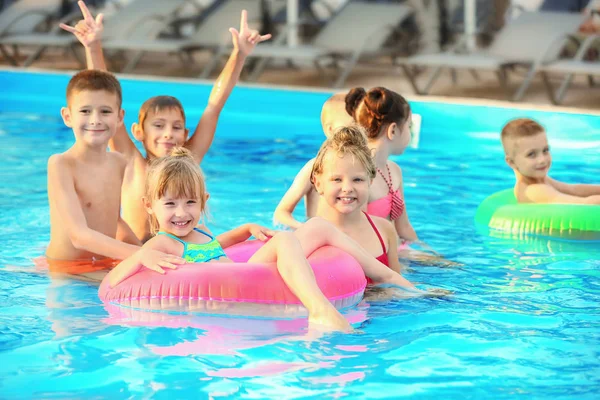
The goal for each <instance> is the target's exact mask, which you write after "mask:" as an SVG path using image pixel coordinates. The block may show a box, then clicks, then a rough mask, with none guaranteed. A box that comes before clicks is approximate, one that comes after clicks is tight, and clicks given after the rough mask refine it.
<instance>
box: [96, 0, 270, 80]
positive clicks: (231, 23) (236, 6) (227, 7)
mask: <svg viewBox="0 0 600 400" xmlns="http://www.w3.org/2000/svg"><path fill="white" fill-rule="evenodd" d="M242 10H247V11H248V15H249V16H250V17H251V18H258V17H259V16H260V14H261V0H223V1H218V2H217V3H215V4H214V6H212V7H209V8H208V9H207V10H206V11H205V14H206V15H204V16H203V18H202V21H201V22H200V25H199V26H198V28H197V30H196V31H195V32H194V33H193V34H192V35H191V36H190V37H187V38H182V39H161V38H159V37H158V34H159V33H160V32H156V35H155V36H154V37H146V38H140V37H126V36H125V37H121V38H118V39H114V40H110V41H106V42H105V43H103V45H104V48H105V49H111V50H129V51H133V52H135V53H134V54H133V56H132V57H131V58H130V60H129V62H128V63H127V65H126V66H125V67H124V68H123V72H129V71H131V70H133V69H134V68H135V66H136V65H137V63H138V62H139V61H140V59H141V58H142V56H143V55H144V53H145V52H157V53H177V54H179V55H180V56H181V57H182V59H184V60H186V61H187V62H189V63H193V62H194V61H193V58H192V57H191V53H192V52H194V51H196V50H202V49H208V50H212V51H215V50H217V49H218V48H219V47H220V46H222V45H223V44H224V43H231V33H229V31H228V28H229V27H239V24H240V14H241V12H242ZM184 56H187V59H185V58H184Z"/></svg>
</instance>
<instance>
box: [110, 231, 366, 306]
mask: <svg viewBox="0 0 600 400" xmlns="http://www.w3.org/2000/svg"><path fill="white" fill-rule="evenodd" d="M260 246H262V242H259V241H248V242H244V243H240V244H238V245H235V246H231V247H229V248H227V249H225V253H226V254H227V256H228V257H229V258H230V259H232V260H233V261H235V263H216V262H215V263H204V264H186V265H182V266H180V267H179V268H177V269H175V270H167V271H166V273H165V274H164V275H161V274H158V273H156V272H154V271H150V270H147V269H143V270H141V271H140V272H138V273H137V274H135V275H133V276H131V277H129V278H127V279H126V280H124V281H123V282H121V283H120V284H119V285H117V286H115V287H114V288H111V287H110V285H109V284H108V279H107V278H105V279H104V280H103V281H102V284H101V285H100V289H99V296H100V299H101V300H102V301H103V302H104V303H108V304H107V305H110V306H121V307H131V308H135V309H141V310H152V311H167V312H170V311H175V312H198V313H208V314H227V315H244V316H270V317H288V318H290V317H298V316H302V315H306V309H305V308H304V307H303V306H302V304H301V303H300V301H299V300H298V298H297V297H296V296H295V295H294V294H293V293H292V292H291V291H290V289H289V288H288V287H287V285H286V284H285V283H284V282H283V280H282V279H281V276H280V275H279V272H278V271H277V267H276V266H275V264H249V263H247V262H246V261H248V259H249V258H250V257H251V256H252V254H254V252H256V250H257V249H258V248H259V247H260ZM308 261H309V263H310V264H311V266H312V268H313V271H314V273H315V277H316V280H317V284H318V285H319V287H320V288H321V290H322V291H323V293H324V294H325V296H326V297H327V298H328V299H329V300H330V301H331V302H332V303H333V305H334V306H335V307H336V308H338V309H341V308H346V307H350V306H353V305H355V304H357V303H358V302H359V301H360V300H361V299H362V297H363V294H364V291H365V287H366V284H367V281H366V278H365V275H364V273H363V270H362V268H361V267H360V265H359V264H358V262H357V261H356V260H355V259H354V258H353V257H351V256H350V255H348V254H347V253H345V252H343V251H341V250H339V249H337V248H335V247H329V246H326V247H322V248H320V249H318V250H317V251H315V252H314V253H313V254H311V255H310V256H309V257H308Z"/></svg>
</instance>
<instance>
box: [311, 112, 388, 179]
mask: <svg viewBox="0 0 600 400" xmlns="http://www.w3.org/2000/svg"><path fill="white" fill-rule="evenodd" d="M329 152H333V153H335V154H336V155H337V156H339V157H344V156H345V155H346V154H351V155H352V156H353V157H354V158H355V159H358V160H359V161H360V163H361V164H362V165H363V166H364V167H365V170H366V171H367V175H368V176H369V178H371V179H373V178H375V176H376V175H377V168H376V167H375V163H374V161H373V157H372V155H371V151H370V150H369V147H368V146H367V132H366V130H365V128H363V127H361V126H359V125H356V124H354V125H349V126H342V127H340V128H338V129H336V130H335V131H334V132H333V135H331V137H330V138H329V139H327V140H325V142H323V144H322V145H321V148H320V149H319V152H318V153H317V157H316V158H315V163H314V164H313V168H312V172H311V174H310V180H311V182H313V183H314V182H315V177H316V176H317V175H321V174H322V173H323V163H324V161H323V160H324V159H325V156H326V155H327V154H328V153H329Z"/></svg>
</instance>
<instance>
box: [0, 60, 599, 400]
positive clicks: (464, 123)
mask: <svg viewBox="0 0 600 400" xmlns="http://www.w3.org/2000/svg"><path fill="white" fill-rule="evenodd" d="M67 81H68V76H67V75H64V74H35V73H22V72H11V71H0V85H1V86H2V87H3V88H5V90H4V91H3V92H2V93H1V94H0V139H1V143H2V149H3V154H2V157H1V158H0V210H1V211H0V241H1V243H2V244H3V245H2V246H1V247H0V359H1V360H2V361H1V362H0V398H11V399H17V398H61V399H63V398H157V399H160V398H165V399H166V398H312V397H321V398H338V397H340V398H341V397H343V398H357V399H358V398H360V399H362V398H476V399H502V398H515V397H523V398H528V399H529V398H552V399H558V398H577V399H593V398H597V395H598V392H599V390H600V279H599V275H600V261H599V259H600V257H599V255H600V245H598V243H577V242H564V241H559V240H547V239H540V238H527V240H521V241H516V240H508V239H502V238H494V237H490V236H489V235H486V234H482V232H480V231H479V230H477V229H476V227H475V226H474V222H473V217H474V214H475V210H476V208H477V205H478V204H479V203H480V202H481V201H482V200H483V199H484V198H485V197H486V196H487V195H489V194H491V193H493V192H496V191H498V190H501V189H504V188H506V187H509V186H510V185H511V183H512V180H513V176H512V172H511V171H510V170H509V169H508V167H507V166H506V165H505V164H504V161H503V156H502V152H501V148H500V144H499V140H498V132H499V130H500V128H501V127H502V125H503V124H504V123H505V122H506V121H507V120H508V119H510V118H515V117H520V116H530V117H534V118H536V119H538V120H539V121H540V122H542V123H543V124H545V125H546V126H547V128H548V131H549V136H550V141H551V145H552V148H553V155H554V165H553V167H552V175H553V176H554V177H556V178H558V179H560V180H563V179H564V180H567V181H571V182H582V183H594V182H595V183H598V181H599V178H598V177H599V176H600V174H598V172H599V167H598V166H599V165H600V152H599V150H600V117H594V116H588V115H577V114H559V113H554V114H552V113H545V112H541V111H532V110H523V109H521V110H518V109H511V108H498V107H496V108H491V107H483V106H468V105H460V104H442V103H435V102H421V103H419V102H415V103H413V110H414V111H415V112H418V113H420V114H421V115H422V116H423V125H422V132H421V139H420V146H419V148H418V149H409V150H407V152H406V154H404V155H403V156H401V157H397V158H395V161H397V162H398V163H399V164H400V165H401V167H402V169H403V174H404V178H405V192H406V203H407V207H408V212H409V215H410V219H411V221H412V223H413V225H414V226H415V228H416V230H417V232H418V234H419V235H420V237H421V239H422V240H423V241H424V242H426V243H427V244H428V245H429V246H431V247H432V248H434V249H435V250H437V251H438V252H440V253H442V254H443V255H444V256H445V257H446V258H448V259H450V260H453V261H457V262H460V263H462V264H464V266H462V267H454V268H440V267H432V266H421V265H411V266H410V270H409V271H408V273H407V274H406V277H407V278H408V279H410V280H411V281H413V282H418V283H419V284H422V285H423V286H424V287H438V288H444V289H448V290H451V291H453V292H454V294H453V295H452V296H450V297H448V298H438V299H431V298H429V299H410V300H406V299H404V300H402V299H391V300H385V301H383V300H382V301H377V300H374V301H370V302H363V303H361V304H359V305H358V306H357V307H354V308H353V309H351V310H346V312H345V313H346V315H347V316H348V317H349V318H350V319H351V320H352V321H353V322H354V326H355V328H356V331H355V332H354V333H352V334H323V335H315V334H312V333H307V331H306V323H305V321H303V320H297V321H278V320H260V319H250V318H247V319H231V318H218V317H210V316H187V317H185V318H184V317H181V318H179V317H176V318H177V322H178V323H179V325H178V327H172V328H167V327H160V326H140V325H144V323H143V322H139V323H138V324H133V326H123V325H119V324H115V323H114V321H110V320H108V319H107V316H108V314H107V312H106V311H105V310H104V308H103V306H102V304H101V303H100V301H99V300H98V297H97V288H96V287H95V286H94V285H92V284H89V283H86V282H76V281H69V280H62V279H50V278H49V277H48V276H47V275H46V274H45V273H44V271H43V270H40V269H38V268H36V267H35V266H34V263H33V261H32V260H33V259H34V258H36V257H38V256H40V255H42V254H43V252H44V248H45V246H46V245H47V243H48V240H49V222H48V221H49V212H48V205H47V197H46V162H47V159H48V157H49V156H50V155H51V154H53V153H56V152H62V151H64V150H66V149H67V148H68V147H69V146H70V145H71V144H72V142H73V136H72V133H71V132H70V131H69V130H68V129H67V128H66V127H65V126H64V125H63V123H62V121H61V119H60V115H59V112H58V111H59V108H60V107H61V106H62V105H63V96H64V88H65V87H66V82H67ZM123 87H124V96H125V103H124V107H125V109H126V112H127V118H126V120H127V124H128V126H129V125H130V124H131V123H132V122H133V121H134V118H135V115H136V113H137V109H138V107H139V105H140V104H141V102H142V101H143V100H144V99H145V96H146V94H147V93H150V94H163V93H168V94H172V95H175V96H178V97H179V98H181V100H182V101H183V103H184V106H185V107H186V110H188V126H189V127H190V128H191V127H193V125H194V124H195V123H196V121H197V120H198V118H199V116H200V113H201V110H202V107H204V105H205V102H206V99H207V98H208V93H209V90H210V87H209V86H206V85H200V84H191V83H188V84H185V83H175V82H169V83H160V82H147V81H134V80H123ZM327 96H328V95H327V94H325V93H307V92H291V91H283V90H270V89H259V88H238V89H236V91H235V92H234V94H233V95H232V98H231V99H230V102H229V103H228V105H227V107H226V109H225V110H224V112H223V115H222V118H221V122H220V124H219V129H218V131H217V137H216V140H215V142H214V145H213V147H212V148H211V150H210V152H209V153H208V155H207V157H206V158H205V160H204V161H203V164H202V167H203V169H204V171H205V173H206V176H207V184H208V188H209V191H210V193H211V199H210V201H209V206H210V214H211V218H212V221H210V222H209V225H210V226H211V228H212V229H213V230H214V231H216V232H222V231H223V230H226V229H228V228H231V227H234V226H236V225H237V224H240V223H243V222H246V221H255V222H258V223H261V224H265V225H272V212H273V210H274V208H275V205H276V204H277V202H278V200H279V199H280V197H281V196H282V195H283V193H284V192H285V190H286V189H287V187H288V186H289V185H290V184H291V182H292V180H293V177H294V175H295V173H296V172H297V171H298V170H299V169H300V167H301V166H302V165H303V164H304V163H305V162H306V161H307V160H308V159H309V158H311V157H313V156H314V154H316V151H317V149H318V147H319V145H320V143H321V141H322V140H323V135H322V134H321V133H320V126H319V120H318V116H319V112H320V107H321V105H322V103H323V101H324V100H325V99H326V98H327ZM198 102H200V103H198ZM302 214H303V210H302V209H299V210H298V211H297V215H298V216H299V217H301V216H302ZM484 233H485V232H484ZM155 323H156V322H155V321H154V322H153V324H155ZM146 325H148V323H147V324H146Z"/></svg>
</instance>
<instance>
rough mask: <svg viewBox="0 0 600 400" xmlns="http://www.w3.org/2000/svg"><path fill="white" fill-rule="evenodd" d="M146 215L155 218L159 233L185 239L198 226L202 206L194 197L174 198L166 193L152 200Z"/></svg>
mask: <svg viewBox="0 0 600 400" xmlns="http://www.w3.org/2000/svg"><path fill="white" fill-rule="evenodd" d="M148 213H149V214H151V215H153V216H154V218H156V221H157V222H158V226H159V227H160V231H162V232H166V233H170V234H172V235H175V236H177V237H185V236H187V235H188V234H189V233H190V232H192V230H193V229H194V227H195V226H196V225H198V221H199V220H200V216H201V215H202V204H201V202H200V201H199V200H198V199H197V198H195V197H189V196H181V195H180V196H174V195H173V194H171V193H170V192H169V191H167V192H165V194H164V196H162V197H161V198H159V199H154V200H152V203H151V204H150V205H149V208H148Z"/></svg>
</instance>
